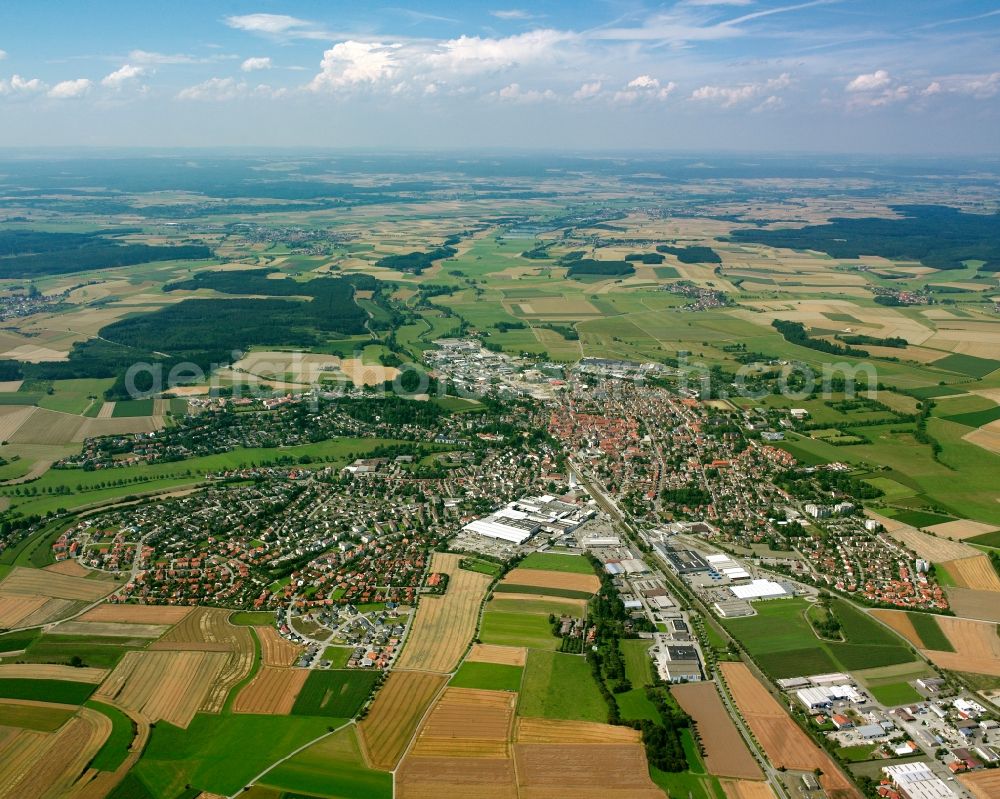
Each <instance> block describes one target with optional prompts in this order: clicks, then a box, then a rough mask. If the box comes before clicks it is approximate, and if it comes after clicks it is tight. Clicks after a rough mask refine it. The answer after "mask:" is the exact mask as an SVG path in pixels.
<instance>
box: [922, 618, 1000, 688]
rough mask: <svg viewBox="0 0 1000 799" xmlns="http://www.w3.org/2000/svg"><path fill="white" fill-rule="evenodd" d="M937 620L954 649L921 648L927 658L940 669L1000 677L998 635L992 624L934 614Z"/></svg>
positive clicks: (999, 638)
mask: <svg viewBox="0 0 1000 799" xmlns="http://www.w3.org/2000/svg"><path fill="white" fill-rule="evenodd" d="M938 624H939V625H941V629H942V630H943V631H944V634H945V635H946V636H948V640H949V641H950V642H951V645H952V646H953V647H954V648H955V651H954V652H939V651H937V650H922V651H923V653H924V654H925V655H926V656H927V657H928V658H930V659H931V660H932V661H933V662H934V663H936V664H937V665H938V666H940V667H941V668H943V669H952V670H954V671H970V672H973V673H974V674H989V675H992V676H994V677H1000V636H998V635H997V626H996V625H995V624H992V623H989V622H980V621H970V620H969V619H956V618H951V617H948V616H941V617H940V618H938Z"/></svg>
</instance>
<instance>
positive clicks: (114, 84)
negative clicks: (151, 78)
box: [101, 64, 146, 89]
mask: <svg viewBox="0 0 1000 799" xmlns="http://www.w3.org/2000/svg"><path fill="white" fill-rule="evenodd" d="M144 74H146V70H145V69H144V68H143V67H137V66H133V65H132V64H124V65H123V66H122V67H121V68H120V69H116V70H115V71H114V72H112V73H111V74H110V75H105V76H104V77H103V78H102V79H101V85H102V86H107V87H108V88H110V89H120V88H121V87H122V86H123V85H125V83H127V82H128V81H130V80H134V79H135V78H138V77H141V76H142V75H144Z"/></svg>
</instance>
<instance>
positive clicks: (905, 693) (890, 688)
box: [868, 682, 923, 707]
mask: <svg viewBox="0 0 1000 799" xmlns="http://www.w3.org/2000/svg"><path fill="white" fill-rule="evenodd" d="M868 690H869V691H871V694H872V696H874V697H875V698H876V699H877V700H878V701H879V702H881V703H882V704H883V705H885V706H886V707H896V706H897V705H907V704H910V703H912V702H920V701H922V700H923V697H922V696H921V695H920V694H919V693H917V691H916V689H915V688H913V686H911V685H910V684H909V683H905V682H896V683H888V684H887V685H873V686H870V687H869V689H868Z"/></svg>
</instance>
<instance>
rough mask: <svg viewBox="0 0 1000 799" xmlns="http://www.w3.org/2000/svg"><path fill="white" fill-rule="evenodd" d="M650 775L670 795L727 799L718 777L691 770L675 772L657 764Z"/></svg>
mask: <svg viewBox="0 0 1000 799" xmlns="http://www.w3.org/2000/svg"><path fill="white" fill-rule="evenodd" d="M649 776H650V778H652V780H653V782H655V783H656V784H657V785H658V786H659V787H660V788H662V789H663V790H664V791H665V792H666V793H667V795H668V796H671V797H679V798H680V799H726V793H725V791H723V789H722V786H721V785H720V784H719V780H718V778H716V777H712V776H709V775H703V774H693V773H691V772H690V771H683V772H680V773H673V772H669V771H660V770H659V769H658V768H656V767H655V766H651V767H650V769H649Z"/></svg>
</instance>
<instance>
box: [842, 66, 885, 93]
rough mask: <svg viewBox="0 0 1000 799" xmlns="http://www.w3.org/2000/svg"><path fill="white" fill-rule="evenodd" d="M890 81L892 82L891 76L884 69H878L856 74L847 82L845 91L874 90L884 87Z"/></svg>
mask: <svg viewBox="0 0 1000 799" xmlns="http://www.w3.org/2000/svg"><path fill="white" fill-rule="evenodd" d="M890 83H892V78H891V77H890V75H889V73H888V72H887V71H886V70H884V69H879V70H876V71H875V72H870V73H868V74H866V75H858V76H857V77H856V78H855V79H854V80H852V81H851V82H850V83H848V84H847V86H846V87H845V91H848V92H874V91H878V90H879V89H884V88H885V87H886V86H888V85H889V84H890Z"/></svg>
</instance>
